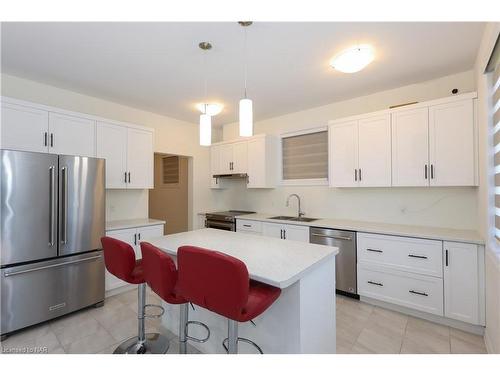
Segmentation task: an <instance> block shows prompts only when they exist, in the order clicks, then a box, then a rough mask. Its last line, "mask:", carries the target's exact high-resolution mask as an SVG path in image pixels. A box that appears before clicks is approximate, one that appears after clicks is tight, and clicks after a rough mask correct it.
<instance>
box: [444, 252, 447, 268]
mask: <svg viewBox="0 0 500 375" xmlns="http://www.w3.org/2000/svg"><path fill="white" fill-rule="evenodd" d="M444 255H445V256H444V258H445V259H444V264H445V265H446V267H448V249H446V250H445V251H444Z"/></svg>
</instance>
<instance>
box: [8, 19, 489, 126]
mask: <svg viewBox="0 0 500 375" xmlns="http://www.w3.org/2000/svg"><path fill="white" fill-rule="evenodd" d="M483 27H484V24H482V23H335V22H333V23H300V22H295V23H279V22H272V23H269V22H256V23H254V24H253V25H252V26H251V27H250V28H249V29H248V96H249V97H250V98H252V99H253V101H254V118H255V119H256V120H261V119H264V118H268V117H272V116H276V115H280V114H284V113H289V112H294V111H298V110H302V109H306V108H311V107H315V106H319V105H323V104H327V103H331V102H334V101H338V100H343V99H348V98H352V97H355V96H359V95H366V94H369V93H373V92H376V91H380V90H385V89H390V88H394V87H398V86H402V85H406V84H410V83H414V82H419V81H424V80H428V79H433V78H436V77H439V76H444V75H448V74H452V73H457V72H461V71H465V70H467V69H470V68H472V66H473V64H474V60H475V56H476V52H477V49H478V46H479V41H480V38H481V34H482V30H483ZM1 41H2V51H1V52H2V55H1V56H2V71H3V72H5V73H7V74H13V75H18V76H21V77H25V78H28V79H33V80H36V81H40V82H44V83H47V84H51V85H54V86H58V87H62V88H66V89H69V90H73V91H77V92H81V93H84V94H88V95H92V96H96V97H101V98H104V99H108V100H111V101H115V102H118V103H122V104H125V105H129V106H133V107H136V108H141V109H144V110H148V111H151V112H156V113H160V114H164V115H167V116H171V117H174V118H178V119H182V120H186V121H190V122H197V121H198V115H199V113H198V112H197V111H196V109H195V108H194V104H195V103H197V102H200V101H202V100H203V92H204V88H203V87H204V84H203V53H202V51H201V50H200V49H198V43H199V42H200V41H210V42H212V44H213V45H214V47H213V49H212V50H211V51H209V52H208V54H207V56H206V58H207V60H206V61H207V70H208V72H209V79H208V96H209V98H210V99H211V100H212V101H219V102H222V103H223V104H224V105H225V109H224V111H223V112H222V113H221V114H220V115H218V116H217V118H216V119H214V123H216V124H223V123H228V122H233V121H236V120H237V113H238V110H237V106H238V100H239V99H240V98H241V96H242V94H243V61H244V60H243V56H244V54H243V30H242V28H241V27H240V26H239V25H238V24H237V23H236V22H231V23H227V22H226V23H223V22H214V23H202V22H198V23H2V29H1ZM356 43H369V44H372V45H373V46H374V47H375V49H376V57H375V61H374V62H373V63H372V64H371V65H369V66H368V67H367V68H366V69H365V70H363V71H361V72H359V73H355V74H343V73H340V72H336V71H334V70H333V69H331V68H330V67H329V65H328V62H329V59H330V58H331V57H332V56H333V55H335V54H336V53H338V52H339V51H341V50H342V49H344V48H346V47H349V46H351V45H352V44H356Z"/></svg>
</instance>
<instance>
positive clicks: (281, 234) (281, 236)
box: [280, 229, 283, 239]
mask: <svg viewBox="0 0 500 375" xmlns="http://www.w3.org/2000/svg"><path fill="white" fill-rule="evenodd" d="M280 238H281V239H283V229H280Z"/></svg>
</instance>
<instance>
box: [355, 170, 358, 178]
mask: <svg viewBox="0 0 500 375" xmlns="http://www.w3.org/2000/svg"><path fill="white" fill-rule="evenodd" d="M354 181H358V170H357V169H354Z"/></svg>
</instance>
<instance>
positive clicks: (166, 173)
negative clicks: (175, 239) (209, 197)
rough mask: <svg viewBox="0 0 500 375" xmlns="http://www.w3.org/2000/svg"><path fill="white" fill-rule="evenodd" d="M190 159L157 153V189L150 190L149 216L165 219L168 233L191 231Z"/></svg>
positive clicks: (155, 169)
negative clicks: (189, 201)
mask: <svg viewBox="0 0 500 375" xmlns="http://www.w3.org/2000/svg"><path fill="white" fill-rule="evenodd" d="M188 186H189V159H188V158H187V157H185V156H180V155H171V154H161V153H155V154H154V188H153V189H150V190H149V216H150V217H151V218H153V219H158V220H165V221H166V225H165V234H172V233H179V232H185V231H187V230H188V228H189V224H188V223H189V214H188V212H189V203H188V200H189V198H188Z"/></svg>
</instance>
